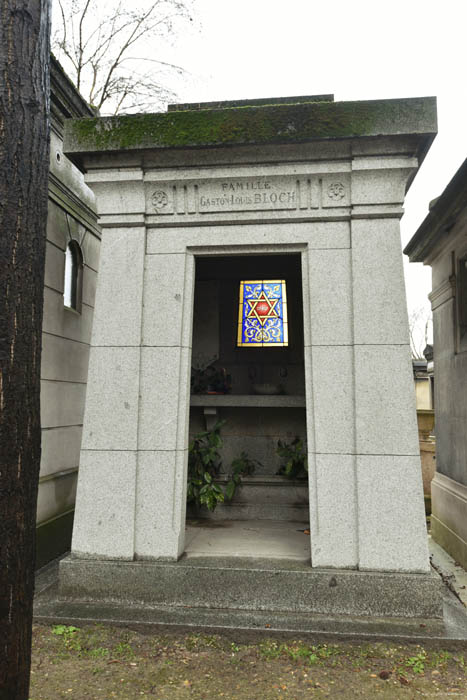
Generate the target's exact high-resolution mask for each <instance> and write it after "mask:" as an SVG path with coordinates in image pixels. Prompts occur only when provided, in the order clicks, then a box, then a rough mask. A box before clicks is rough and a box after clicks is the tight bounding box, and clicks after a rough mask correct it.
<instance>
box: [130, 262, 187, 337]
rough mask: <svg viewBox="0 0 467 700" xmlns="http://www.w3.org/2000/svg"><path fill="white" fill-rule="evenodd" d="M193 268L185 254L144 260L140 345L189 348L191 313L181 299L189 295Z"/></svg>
mask: <svg viewBox="0 0 467 700" xmlns="http://www.w3.org/2000/svg"><path fill="white" fill-rule="evenodd" d="M193 267H194V265H193V256H191V255H186V254H185V253H183V254H172V255H147V256H146V260H145V271H144V294H143V332H142V345H149V346H159V347H160V346H166V347H171V346H172V347H178V346H183V345H184V346H185V347H191V333H192V313H190V312H189V311H188V309H186V306H184V298H185V296H187V297H189V298H191V297H192V295H193V286H194V276H193ZM190 306H192V305H190ZM190 311H191V309H190ZM184 312H185V313H184Z"/></svg>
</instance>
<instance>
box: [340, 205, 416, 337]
mask: <svg viewBox="0 0 467 700" xmlns="http://www.w3.org/2000/svg"><path fill="white" fill-rule="evenodd" d="M352 274H353V280H352V286H353V325H354V338H355V343H356V344H358V345H371V344H375V345H376V344H385V345H392V344H394V345H395V344H404V345H407V344H408V342H409V326H408V321H407V309H406V303H405V282H404V271H403V268H402V252H401V243H400V230H399V221H398V219H369V220H357V221H352Z"/></svg>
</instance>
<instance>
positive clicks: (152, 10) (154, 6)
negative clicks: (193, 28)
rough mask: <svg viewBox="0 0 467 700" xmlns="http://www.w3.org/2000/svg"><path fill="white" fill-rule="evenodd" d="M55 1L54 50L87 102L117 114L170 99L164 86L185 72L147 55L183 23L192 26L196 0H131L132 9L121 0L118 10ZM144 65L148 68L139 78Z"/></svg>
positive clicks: (95, 0) (83, 1) (90, 2)
mask: <svg viewBox="0 0 467 700" xmlns="http://www.w3.org/2000/svg"><path fill="white" fill-rule="evenodd" d="M55 2H56V7H55V12H54V17H53V19H54V20H55V25H56V26H54V35H53V42H52V46H53V49H54V52H55V54H56V56H57V58H58V59H59V60H61V61H62V62H63V64H64V65H63V67H64V69H65V70H66V71H67V72H68V73H69V74H70V77H71V78H72V80H74V82H75V84H76V86H77V88H78V89H79V90H80V91H81V92H82V93H83V96H84V97H85V98H86V99H87V100H88V101H89V102H90V104H92V105H94V106H96V107H97V108H98V109H100V110H102V112H103V113H106V112H108V113H114V114H116V113H118V112H121V111H127V112H128V111H134V110H135V109H137V108H139V107H140V106H141V105H142V104H144V105H145V107H146V108H153V109H154V108H157V107H160V106H161V102H162V101H163V100H164V99H165V98H168V97H170V98H172V96H173V93H172V91H171V90H169V89H168V88H167V87H166V85H167V84H169V83H170V82H171V80H173V78H175V76H178V75H180V74H181V73H183V72H184V71H183V68H181V67H180V66H176V65H174V64H172V63H170V62H166V61H163V60H157V59H155V58H152V57H151V53H152V55H153V47H154V46H155V45H157V46H158V53H161V52H162V51H163V49H164V46H163V44H164V42H165V43H166V46H167V42H168V41H169V40H171V39H173V37H174V36H175V34H176V32H177V30H178V29H179V28H180V27H181V26H182V23H184V24H185V25H186V24H187V23H189V22H192V5H193V3H194V2H196V0H135V2H134V4H133V5H131V6H130V9H128V6H127V5H125V4H124V3H123V2H122V1H121V0H120V1H119V2H118V4H117V6H116V7H115V5H113V7H112V4H111V3H110V6H109V4H108V3H105V2H102V1H100V0H55ZM149 41H150V44H149ZM130 49H133V53H132V55H131V56H130V55H129V51H130ZM148 53H149V56H148V55H147V54H148ZM143 62H146V64H151V68H150V70H148V71H147V72H144V73H140V74H139V73H138V72H137V68H138V64H142V63H143Z"/></svg>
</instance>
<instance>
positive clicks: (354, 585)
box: [59, 555, 442, 618]
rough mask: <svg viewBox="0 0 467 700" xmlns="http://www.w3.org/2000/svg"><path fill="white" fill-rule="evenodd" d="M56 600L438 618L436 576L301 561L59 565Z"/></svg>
mask: <svg viewBox="0 0 467 700" xmlns="http://www.w3.org/2000/svg"><path fill="white" fill-rule="evenodd" d="M59 596H60V598H61V599H63V600H67V599H68V600H73V601H76V600H80V601H89V602H101V603H105V602H117V603H121V604H128V603H131V604H135V605H148V606H158V605H163V606H169V607H173V608H179V607H190V608H203V609H206V608H210V609H221V610H226V609H230V610H251V611H271V612H291V613H300V612H302V613H318V614H324V615H353V616H364V617H396V618H397V617H400V618H414V617H420V618H422V617H423V618H441V617H442V603H441V584H440V579H439V577H438V576H437V575H435V574H433V575H432V574H409V573H380V572H371V571H370V572H368V571H366V572H360V571H346V570H338V569H334V570H333V569H327V570H324V569H321V570H318V569H312V568H311V567H310V566H309V565H306V564H302V563H300V562H293V561H284V560H277V559H275V560H265V559H239V558H217V557H210V558H198V557H197V558H193V559H187V558H182V559H181V560H180V561H178V562H175V563H173V562H143V561H140V562H124V561H103V560H91V559H81V558H76V557H73V556H72V555H71V556H69V557H68V558H66V559H64V560H63V561H61V562H60V573H59Z"/></svg>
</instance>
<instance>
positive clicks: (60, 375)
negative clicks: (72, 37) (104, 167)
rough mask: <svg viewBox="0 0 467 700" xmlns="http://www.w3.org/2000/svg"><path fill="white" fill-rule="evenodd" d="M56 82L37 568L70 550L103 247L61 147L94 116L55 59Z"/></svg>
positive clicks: (86, 192) (89, 197) (88, 199)
mask: <svg viewBox="0 0 467 700" xmlns="http://www.w3.org/2000/svg"><path fill="white" fill-rule="evenodd" d="M50 82H51V136H50V140H51V142H50V171H49V204H48V220H47V247H46V260H45V285H44V319H43V323H42V363H41V422H42V458H41V469H40V476H39V494H38V503H37V566H42V565H43V564H45V563H47V562H48V561H50V560H51V559H54V558H55V557H57V556H59V555H60V554H63V553H64V552H66V551H67V550H69V549H70V545H71V532H72V526H73V512H74V504H75V494H76V482H77V477H78V464H79V451H80V444H81V431H82V423H83V414H84V396H85V393H86V379H87V371H88V357H89V342H90V339H91V323H92V312H93V306H94V295H95V289H96V280H97V267H98V260H99V246H100V229H99V227H98V225H97V214H96V211H95V201H94V195H93V193H92V192H91V190H90V189H89V187H87V186H86V185H85V183H84V179H83V175H82V173H81V172H80V171H79V170H78V169H77V168H76V166H75V165H73V163H71V162H70V161H69V160H68V158H67V157H66V156H65V155H64V154H63V148H62V145H63V144H62V140H63V123H64V121H65V119H69V118H70V117H83V116H92V114H93V112H92V111H91V110H90V108H89V107H88V105H87V104H86V102H85V101H84V100H83V98H82V97H81V95H80V94H79V93H78V92H77V90H76V88H75V87H74V86H73V84H72V83H71V81H70V80H69V78H68V77H67V76H66V75H65V73H64V72H63V70H62V68H61V66H60V64H59V63H58V62H57V61H56V59H55V58H54V57H53V56H52V58H51V73H50ZM65 287H66V289H65Z"/></svg>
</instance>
